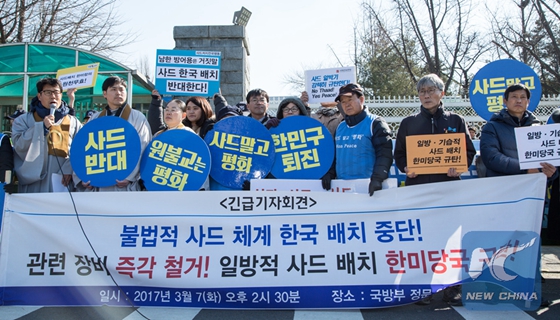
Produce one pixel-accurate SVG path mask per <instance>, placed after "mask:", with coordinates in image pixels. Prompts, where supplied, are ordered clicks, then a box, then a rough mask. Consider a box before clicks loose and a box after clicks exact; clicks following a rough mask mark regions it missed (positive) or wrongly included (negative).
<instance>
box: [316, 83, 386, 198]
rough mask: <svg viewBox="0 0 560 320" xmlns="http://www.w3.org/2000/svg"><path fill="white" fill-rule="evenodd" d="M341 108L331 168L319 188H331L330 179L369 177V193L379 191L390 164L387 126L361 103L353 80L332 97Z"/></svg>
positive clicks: (360, 97)
mask: <svg viewBox="0 0 560 320" xmlns="http://www.w3.org/2000/svg"><path fill="white" fill-rule="evenodd" d="M335 101H336V102H340V104H341V106H342V110H343V111H344V121H342V122H341V123H340V124H339V125H338V127H337V129H336V133H335V141H336V157H335V161H334V162H335V163H334V165H333V168H334V169H335V170H333V169H331V170H330V171H329V172H327V174H325V176H324V177H323V179H322V182H323V188H324V189H326V190H330V189H331V180H332V179H334V178H335V177H336V178H337V179H344V180H350V179H364V178H369V179H370V182H369V195H370V196H372V195H373V193H374V192H375V191H377V190H381V184H382V182H383V180H385V179H387V177H388V174H389V170H390V168H391V164H392V163H393V150H392V146H393V145H392V142H391V129H389V126H388V125H387V122H385V120H384V119H383V118H381V117H378V116H376V115H373V114H371V113H369V111H368V109H367V107H366V106H364V101H365V98H364V92H363V90H362V87H360V85H358V84H356V83H349V84H347V85H345V86H343V87H341V88H340V90H339V94H338V96H337V97H336V99H335Z"/></svg>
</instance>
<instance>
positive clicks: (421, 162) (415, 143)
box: [406, 133, 469, 174]
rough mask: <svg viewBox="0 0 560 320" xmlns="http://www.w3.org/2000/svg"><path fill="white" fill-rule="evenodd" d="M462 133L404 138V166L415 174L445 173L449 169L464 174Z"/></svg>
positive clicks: (464, 143) (463, 140)
mask: <svg viewBox="0 0 560 320" xmlns="http://www.w3.org/2000/svg"><path fill="white" fill-rule="evenodd" d="M465 139H466V136H465V134H464V133H443V134H426V135H415V136H408V137H406V165H407V167H408V172H414V173H416V174H432V173H447V172H448V171H449V169H450V168H455V169H456V170H457V172H466V171H467V170H468V168H469V164H468V163H467V147H466V141H465Z"/></svg>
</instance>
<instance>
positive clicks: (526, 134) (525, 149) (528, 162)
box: [515, 124, 560, 170]
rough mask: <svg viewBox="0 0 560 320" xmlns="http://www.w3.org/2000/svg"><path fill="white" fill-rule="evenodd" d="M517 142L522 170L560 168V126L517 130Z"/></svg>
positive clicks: (520, 128)
mask: <svg viewBox="0 0 560 320" xmlns="http://www.w3.org/2000/svg"><path fill="white" fill-rule="evenodd" d="M515 141H516V143H517V156H518V158H519V167H520V169H521V170H525V169H534V168H541V167H542V166H541V165H540V163H541V162H548V163H550V164H552V165H554V166H560V124H548V125H545V126H531V127H519V128H515Z"/></svg>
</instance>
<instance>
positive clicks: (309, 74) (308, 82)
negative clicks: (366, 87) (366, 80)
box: [305, 66, 356, 103]
mask: <svg viewBox="0 0 560 320" xmlns="http://www.w3.org/2000/svg"><path fill="white" fill-rule="evenodd" d="M350 82H356V67H354V66H351V67H343V68H330V69H320V70H306V71H305V90H307V93H308V94H309V102H310V103H320V102H334V99H335V98H336V96H338V89H340V87H342V86H344V85H347V84H349V83H350Z"/></svg>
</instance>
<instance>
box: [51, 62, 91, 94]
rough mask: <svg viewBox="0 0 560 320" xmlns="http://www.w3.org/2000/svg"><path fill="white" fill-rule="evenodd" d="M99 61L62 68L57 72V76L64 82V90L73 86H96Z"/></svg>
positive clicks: (78, 87)
mask: <svg viewBox="0 0 560 320" xmlns="http://www.w3.org/2000/svg"><path fill="white" fill-rule="evenodd" d="M98 71H99V63H92V64H88V65H83V66H77V67H72V68H66V69H60V70H58V71H57V72H56V78H57V79H58V80H60V82H61V83H62V88H63V89H64V91H66V90H68V89H72V88H76V89H81V88H90V87H93V86H95V81H96V80H97V72H98Z"/></svg>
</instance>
